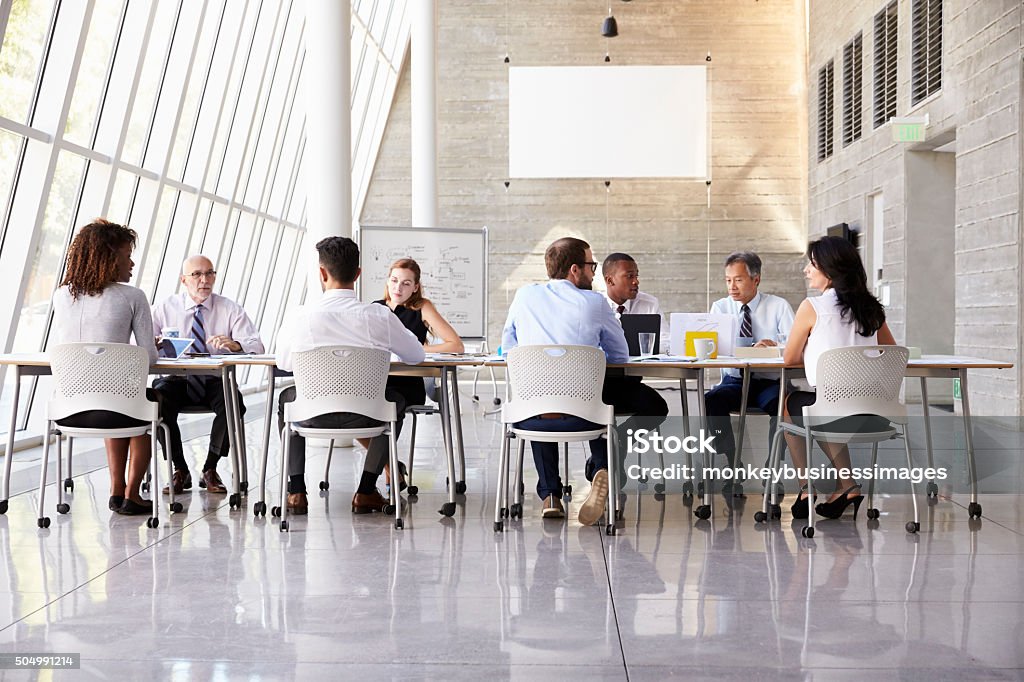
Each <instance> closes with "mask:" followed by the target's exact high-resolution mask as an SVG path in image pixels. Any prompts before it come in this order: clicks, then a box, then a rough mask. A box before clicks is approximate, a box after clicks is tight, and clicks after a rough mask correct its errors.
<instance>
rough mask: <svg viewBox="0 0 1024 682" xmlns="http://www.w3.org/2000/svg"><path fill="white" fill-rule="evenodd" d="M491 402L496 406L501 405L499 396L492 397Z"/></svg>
mask: <svg viewBox="0 0 1024 682" xmlns="http://www.w3.org/2000/svg"><path fill="white" fill-rule="evenodd" d="M491 402H493V403H494V404H495V406H497V405H501V398H495V399H494V400H492V401H491Z"/></svg>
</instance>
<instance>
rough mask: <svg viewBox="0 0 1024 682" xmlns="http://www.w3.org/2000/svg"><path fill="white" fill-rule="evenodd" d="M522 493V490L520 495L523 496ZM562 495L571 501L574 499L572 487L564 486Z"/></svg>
mask: <svg viewBox="0 0 1024 682" xmlns="http://www.w3.org/2000/svg"><path fill="white" fill-rule="evenodd" d="M522 492H523V491H521V490H520V491H519V494H520V495H521V494H522ZM562 495H563V496H564V497H568V498H569V499H570V500H571V499H572V486H571V485H563V486H562Z"/></svg>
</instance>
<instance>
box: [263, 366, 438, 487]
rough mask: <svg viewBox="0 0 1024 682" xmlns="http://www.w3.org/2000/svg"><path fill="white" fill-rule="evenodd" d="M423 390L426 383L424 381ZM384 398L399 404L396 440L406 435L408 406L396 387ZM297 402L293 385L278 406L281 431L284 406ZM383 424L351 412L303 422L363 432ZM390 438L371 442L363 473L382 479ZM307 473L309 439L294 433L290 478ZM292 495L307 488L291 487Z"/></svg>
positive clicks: (323, 427)
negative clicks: (361, 430)
mask: <svg viewBox="0 0 1024 682" xmlns="http://www.w3.org/2000/svg"><path fill="white" fill-rule="evenodd" d="M420 386H421V388H422V386H423V382H422V381H420ZM384 397H385V398H387V399H388V401H389V402H392V403H395V410H396V412H397V414H398V424H397V426H398V428H397V430H396V432H395V439H396V440H397V439H398V437H399V436H400V435H401V434H402V422H404V421H405V410H406V407H407V406H408V403H407V402H406V398H405V396H404V395H403V394H402V393H401V392H400V391H396V390H394V389H392V388H387V389H385V390H384ZM294 401H295V387H294V386H289V387H288V388H286V389H285V390H283V391H281V397H280V399H279V400H278V403H277V431H278V433H280V432H281V431H282V430H283V429H284V406H285V404H286V403H290V402H294ZM382 423H383V422H380V421H378V420H376V419H370V418H369V417H364V416H363V415H361V414H352V413H350V412H336V413H334V414H323V415H320V416H319V417H314V418H313V419H307V420H306V421H303V422H299V425H300V426H307V427H309V428H311V429H359V428H368V427H371V426H380V425H381V424H382ZM388 453H389V447H388V436H376V437H375V438H373V439H372V440H370V448H369V449H368V450H367V451H366V461H365V462H363V472H364V473H369V474H373V475H374V476H380V474H381V472H382V471H384V465H385V464H387V463H388ZM305 474H306V439H305V438H303V437H302V436H300V435H298V434H294V433H293V434H290V436H289V440H288V477H289V478H291V477H292V476H305ZM288 492H290V493H304V492H306V490H305V485H303V486H302V487H301V489H295V488H293V486H292V485H289V486H288Z"/></svg>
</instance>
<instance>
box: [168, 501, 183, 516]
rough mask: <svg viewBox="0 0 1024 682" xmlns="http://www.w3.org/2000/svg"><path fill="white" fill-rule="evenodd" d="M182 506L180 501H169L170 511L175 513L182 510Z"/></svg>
mask: <svg viewBox="0 0 1024 682" xmlns="http://www.w3.org/2000/svg"><path fill="white" fill-rule="evenodd" d="M184 508H185V507H183V506H182V504H181V502H172V503H171V512H173V513H175V514H176V513H178V512H180V511H182V510H183V509H184Z"/></svg>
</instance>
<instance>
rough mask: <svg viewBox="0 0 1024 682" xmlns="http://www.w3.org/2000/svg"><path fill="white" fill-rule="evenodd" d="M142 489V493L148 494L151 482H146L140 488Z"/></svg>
mask: <svg viewBox="0 0 1024 682" xmlns="http://www.w3.org/2000/svg"><path fill="white" fill-rule="evenodd" d="M140 487H141V488H142V492H144V493H148V492H149V481H144V482H143V483H142V486H140Z"/></svg>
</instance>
